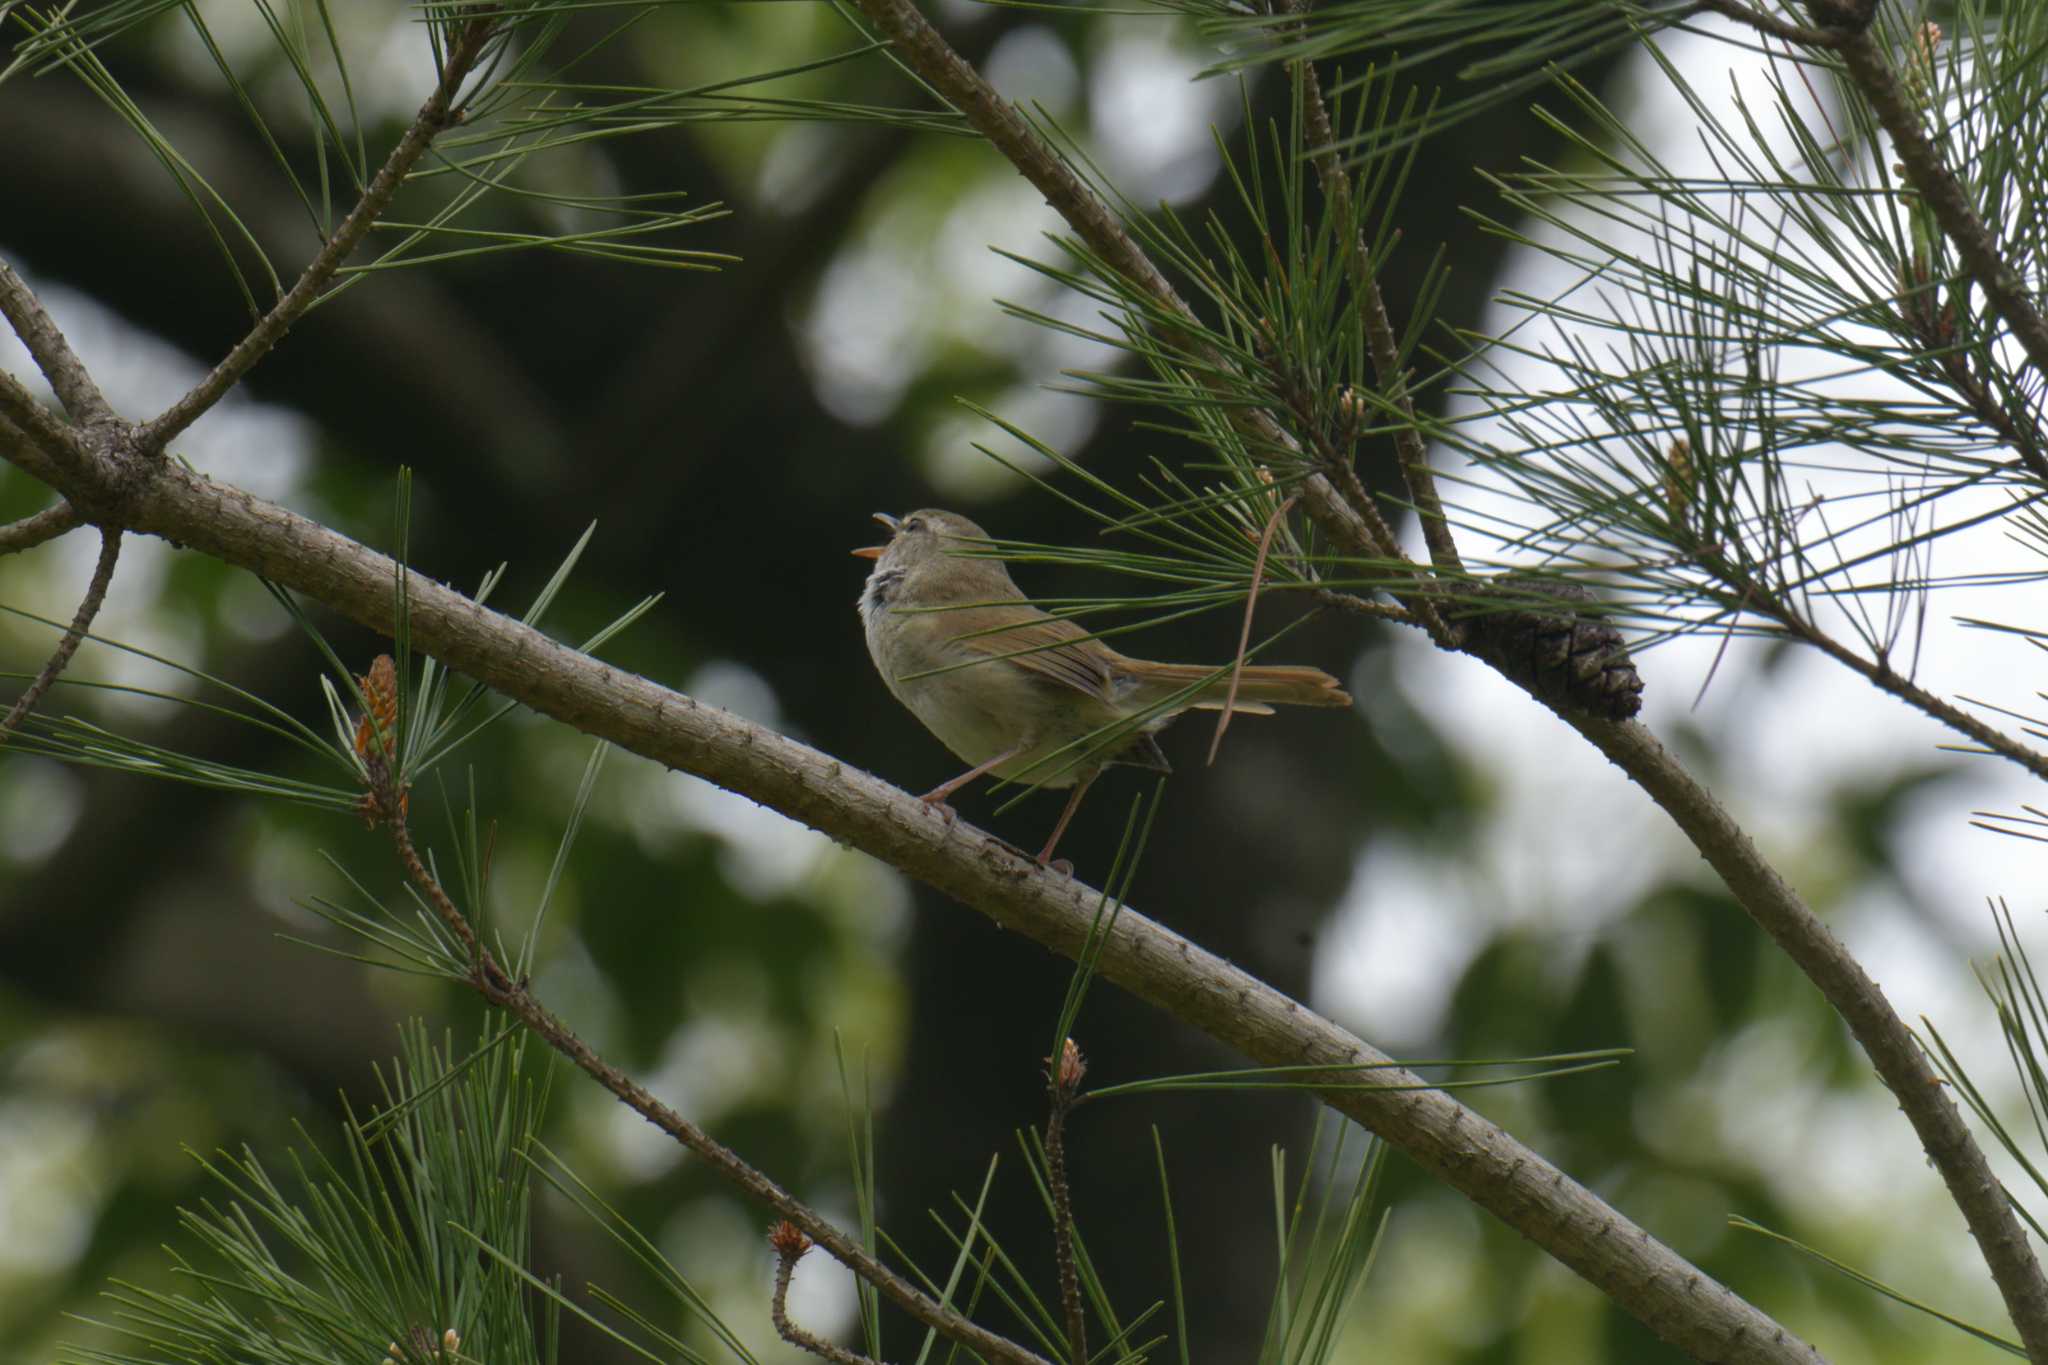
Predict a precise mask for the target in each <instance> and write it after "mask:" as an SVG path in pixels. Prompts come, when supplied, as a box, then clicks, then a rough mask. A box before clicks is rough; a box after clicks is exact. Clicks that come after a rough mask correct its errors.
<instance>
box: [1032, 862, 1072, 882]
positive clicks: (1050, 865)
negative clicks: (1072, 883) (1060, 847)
mask: <svg viewBox="0 0 2048 1365" xmlns="http://www.w3.org/2000/svg"><path fill="white" fill-rule="evenodd" d="M1038 865H1039V866H1040V867H1042V868H1044V869H1045V870H1046V871H1048V872H1051V873H1053V874H1055V875H1057V876H1061V877H1069V878H1070V877H1072V876H1073V875H1074V865H1073V864H1072V863H1070V862H1068V861H1067V860H1066V859H1065V858H1054V859H1053V860H1052V861H1051V862H1047V861H1046V860H1045V859H1044V858H1040V859H1039V860H1038Z"/></svg>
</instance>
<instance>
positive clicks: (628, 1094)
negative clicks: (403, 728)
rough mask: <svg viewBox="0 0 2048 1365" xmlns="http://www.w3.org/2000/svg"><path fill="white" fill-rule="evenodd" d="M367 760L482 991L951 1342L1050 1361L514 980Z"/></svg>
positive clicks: (1012, 1357) (1013, 1364) (410, 868)
mask: <svg viewBox="0 0 2048 1365" xmlns="http://www.w3.org/2000/svg"><path fill="white" fill-rule="evenodd" d="M370 766H371V770H372V779H371V780H372V789H371V792H370V795H371V797H372V798H373V799H374V801H375V803H376V806H375V809H376V811H377V813H378V814H379V815H380V816H381V817H382V818H383V819H385V820H388V821H389V823H390V826H391V837H392V841H393V844H394V846H395V847H396V848H397V850H398V857H399V862H400V863H401V865H403V867H404V868H405V872H406V875H407V876H408V877H410V878H411V879H412V883H413V885H414V886H415V887H417V888H418V889H419V891H420V893H421V894H422V895H423V896H425V897H426V899H427V903H428V904H429V905H431V906H432V907H433V908H434V912H435V914H436V915H438V916H439V917H440V919H441V921H442V923H444V924H446V925H447V926H448V928H449V930H450V932H452V933H453V934H454V935H455V937H456V939H457V940H459V941H460V942H461V943H462V945H463V948H464V950H465V951H466V952H467V954H468V956H469V960H470V964H471V966H470V971H469V975H468V982H469V985H470V986H471V987H472V988H474V989H475V990H476V992H477V993H478V994H479V995H481V996H483V998H484V999H486V1000H488V1001H490V1002H491V1003H492V1004H493V1005H496V1006H498V1007H499V1008H500V1009H503V1010H505V1011H506V1012H507V1013H509V1014H511V1015H513V1016H514V1017H515V1018H517V1019H518V1020H519V1021H520V1022H521V1023H523V1024H525V1025H526V1026H527V1028H529V1029H531V1030H532V1031H533V1032H534V1033H536V1034H538V1035H539V1036H540V1037H541V1039H542V1040H543V1041H545V1042H546V1043H547V1044H548V1046H550V1047H552V1048H554V1049H555V1051H557V1052H559V1053H561V1054H562V1055H563V1056H564V1057H567V1058H568V1059H569V1060H570V1061H572V1062H574V1063H575V1064H576V1065H577V1066H578V1067H579V1068H581V1069H582V1071H583V1072H584V1073H585V1074H586V1075H588V1076H590V1077H591V1078H592V1079H593V1080H595V1081H597V1083H598V1084H600V1085H602V1086H603V1087H604V1088H605V1089H606V1090H609V1091H610V1092H611V1093H612V1094H613V1095H614V1096H615V1097H617V1098H618V1099H619V1100H620V1101H622V1102H623V1103H624V1104H625V1105H626V1106H627V1107H628V1108H630V1109H632V1110H633V1111H634V1112H635V1113H637V1114H639V1115H640V1116H641V1117H642V1118H644V1119H646V1120H647V1121H648V1122H650V1123H652V1124H653V1125H654V1126H655V1127H657V1128H659V1129H661V1131H663V1132H664V1133H667V1134H668V1135H669V1136H670V1137H672V1138H674V1139H675V1140H676V1141H677V1142H678V1143H680V1144H682V1145H683V1146H684V1147H685V1148H687V1149H689V1150H690V1151H691V1152H692V1153H694V1154H695V1155H697V1156H698V1157H699V1158H701V1159H702V1160H703V1161H704V1162H705V1163H706V1164H707V1165H709V1166H710V1167H711V1168H712V1169H713V1170H715V1171H717V1172H718V1173H719V1174H720V1175H722V1176H724V1177H725V1178H726V1179H727V1180H728V1181H730V1182H731V1183H732V1184H733V1185H735V1186H737V1187H738V1188H739V1189H740V1190H741V1191H742V1192H743V1193H745V1194H747V1195H750V1196H752V1197H753V1198H755V1199H758V1200H760V1201H761V1202H762V1203H764V1204H766V1205H768V1206H769V1207H770V1208H772V1209H774V1210H775V1211H776V1212H777V1213H779V1214H781V1215H782V1216H783V1218H785V1219H787V1220H788V1221H789V1222H790V1223H791V1224H793V1225H794V1226H795V1227H796V1228H797V1229H799V1230H800V1231H801V1232H802V1233H803V1234H804V1235H805V1236H807V1237H809V1238H810V1239H811V1240H812V1241H813V1242H816V1243H817V1244H818V1245H819V1246H822V1247H824V1248H825V1250H826V1251H827V1252H829V1253H830V1254H831V1255H832V1256H833V1258H834V1259H836V1260H838V1261H839V1262H840V1263H841V1264H842V1265H844V1266H846V1268H847V1269H849V1270H851V1271H852V1272H853V1273H854V1274H856V1275H858V1276H860V1277H861V1278H862V1279H864V1280H866V1281H867V1282H868V1283H869V1284H872V1285H873V1286H875V1288H877V1289H879V1290H881V1291H882V1293H884V1294H885V1295H887V1296H888V1297H889V1299H890V1300H891V1301H892V1302H894V1303H895V1304H896V1305H897V1306H898V1307H900V1308H902V1309H903V1310H904V1311H905V1312H907V1313H909V1314H910V1316H912V1317H913V1318H915V1319H917V1320H918V1321H919V1322H921V1323H923V1324H924V1325H925V1326H927V1327H930V1328H932V1329H933V1330H934V1331H936V1332H938V1333H939V1334H940V1335H941V1336H944V1337H945V1338H947V1339H948V1340H949V1341H955V1342H958V1343H959V1344H961V1345H962V1346H965V1347H967V1349H969V1350H970V1351H974V1352H976V1353H978V1354H979V1355H981V1356H982V1358H983V1359H985V1360H988V1361H1004V1362H1008V1365H1048V1362H1046V1361H1044V1360H1042V1359H1041V1358H1040V1357H1038V1356H1036V1355H1034V1354H1032V1353H1031V1352H1030V1351H1028V1350H1026V1349H1025V1348H1024V1347H1022V1346H1019V1345H1017V1344H1016V1343H1015V1342H1013V1341H1010V1340H1009V1339H1007V1338H1005V1337H1001V1336H998V1335H996V1334H995V1333H994V1332H991V1331H989V1330H988V1329H987V1328H985V1327H982V1326H979V1325H978V1324H976V1323H973V1322H970V1321H969V1320H967V1319H966V1318H964V1317H961V1316H960V1315H959V1314H958V1313H955V1312H953V1311H952V1310H951V1309H949V1308H947V1307H946V1306H945V1305H943V1304H941V1303H939V1302H937V1301H936V1300H934V1299H932V1298H930V1297H929V1296H927V1295H926V1294H924V1293H923V1292H922V1291H921V1290H919V1289H918V1288H917V1287H916V1286H915V1285H913V1284H911V1283H910V1282H909V1281H908V1280H906V1279H904V1278H903V1277H902V1276H900V1275H898V1274H897V1273H896V1272H895V1271H893V1270H891V1269H889V1268H888V1267H887V1266H885V1265H883V1264H882V1263H881V1262H880V1261H879V1260H877V1259H875V1257H874V1256H873V1255H872V1254H871V1253H870V1252H869V1251H868V1249H867V1248H866V1247H864V1246H862V1245H861V1244H860V1243H859V1242H857V1241H855V1240H854V1239H853V1238H851V1237H848V1236H847V1235H846V1234H845V1233H843V1232H841V1231H840V1230H839V1229H838V1228H836V1227H834V1226H833V1225H832V1224H831V1223H829V1222H827V1221H826V1220H825V1218H824V1217H823V1216H822V1215H821V1214H819V1213H817V1212H816V1211H815V1210H813V1209H812V1208H811V1207H810V1206H809V1205H807V1204H805V1203H803V1202H802V1201H800V1200H798V1199H797V1198H796V1197H795V1196H793V1195H791V1194H789V1193H788V1192H787V1191H786V1190H784V1189H783V1188H782V1187H781V1186H779V1185H777V1184H776V1183H775V1182H774V1181H773V1180H771V1179H769V1178H768V1176H767V1175H765V1174H763V1173H762V1172H761V1171H759V1170H757V1169H755V1168H754V1167H753V1166H751V1165H749V1164H748V1163H747V1161H746V1160H745V1159H744V1158H743V1157H741V1156H740V1155H739V1153H737V1152H735V1151H733V1150H732V1149H731V1148H729V1147H726V1146H725V1145H724V1144H722V1143H720V1142H718V1141H716V1140H715V1139H714V1138H712V1136H711V1135H710V1134H709V1133H706V1132H705V1131H704V1130H703V1129H702V1128H699V1127H698V1126H697V1125H696V1124H694V1123H692V1122H690V1121H689V1120H688V1119H686V1118H684V1117H683V1116H682V1115H681V1114H680V1113H677V1112H676V1111H675V1110H674V1109H671V1108H670V1107H669V1106H668V1105H666V1104H663V1103H662V1102H661V1101H660V1100H658V1099H656V1098H655V1097H654V1096H653V1094H651V1093H650V1092H649V1091H648V1090H647V1089H645V1088H644V1087H643V1086H641V1085H640V1084H639V1083H638V1082H636V1081H634V1080H632V1079H631V1078H630V1077H628V1076H627V1075H626V1074H625V1073H624V1072H622V1071H620V1070H619V1069H618V1068H617V1067H615V1066H613V1065H612V1064H611V1063H610V1062H607V1061H605V1060H604V1058H602V1057H600V1056H598V1054H597V1053H596V1052H595V1051H593V1050H592V1049H591V1047H590V1045H589V1044H587V1043H585V1042H584V1041H583V1040H582V1039H581V1038H578V1037H577V1036H576V1035H575V1034H574V1033H573V1032H571V1031H570V1029H569V1027H568V1026H567V1025H566V1024H564V1023H563V1022H562V1021H561V1020H560V1019H558V1018H556V1017H555V1015H554V1014H553V1013H552V1012H551V1011H550V1010H549V1009H548V1008H547V1007H546V1006H545V1005H543V1004H541V1002H540V1000H539V999H538V998H537V997H535V996H534V994H533V992H532V991H531V990H529V989H528V987H527V984H526V982H524V981H521V980H515V979H514V978H513V977H512V976H511V975H510V974H508V973H507V972H506V971H505V969H504V968H503V967H502V966H500V965H499V963H498V961H497V959H496V957H495V956H494V955H493V954H492V953H491V950H490V949H489V948H488V947H486V946H484V945H483V944H482V943H480V942H479V941H478V940H477V937H476V931H475V930H474V929H472V928H471V927H470V925H469V921H468V919H467V917H465V916H464V915H463V913H462V911H461V910H460V909H459V908H457V906H456V904H455V901H454V899H453V898H452V897H450V896H449V894H448V892H447V891H446V889H444V888H443V887H442V885H441V883H440V881H439V880H438V879H437V878H435V876H434V875H433V873H432V872H430V871H429V870H428V869H427V866H426V863H425V862H424V861H423V860H422V859H421V858H420V856H419V853H418V851H417V850H416V849H415V848H414V847H413V843H412V836H411V834H410V832H409V831H408V829H407V822H406V819H405V816H404V808H405V799H404V798H405V793H404V791H403V790H402V789H399V788H398V787H397V786H396V785H395V783H396V779H395V778H392V777H389V776H387V775H386V774H387V773H388V768H386V767H385V766H384V765H383V763H382V761H381V756H380V757H379V759H378V761H376V762H373V763H372V764H371V765H370ZM792 1264H793V1262H792ZM835 1359H836V1357H835Z"/></svg>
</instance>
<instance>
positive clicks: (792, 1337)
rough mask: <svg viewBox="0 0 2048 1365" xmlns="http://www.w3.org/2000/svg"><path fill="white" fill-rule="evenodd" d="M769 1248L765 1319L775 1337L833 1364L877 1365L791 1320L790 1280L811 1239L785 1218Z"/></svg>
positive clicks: (871, 1360)
mask: <svg viewBox="0 0 2048 1365" xmlns="http://www.w3.org/2000/svg"><path fill="white" fill-rule="evenodd" d="M768 1245H769V1246H771V1247H774V1248H775V1295H774V1297H773V1298H771V1299H769V1301H768V1320H769V1321H770V1322H772V1323H774V1324H775V1332H776V1335H778V1336H780V1337H781V1338H782V1339H783V1340H784V1341H786V1342H788V1343H789V1344H790V1345H792V1346H794V1347H796V1348H797V1349H799V1350H802V1351H808V1352H810V1353H811V1354H812V1355H814V1356H818V1357H821V1358H823V1359H825V1360H829V1361H831V1362H833V1365H877V1362H876V1361H875V1360H874V1359H873V1358H872V1357H869V1356H864V1355H862V1354H861V1353H860V1352H858V1351H849V1350H848V1349H846V1347H844V1346H841V1345H839V1344H838V1343H837V1342H832V1341H827V1340H825V1339H824V1338H823V1337H820V1336H813V1335H812V1334H811V1333H809V1332H806V1331H805V1330H804V1329H803V1328H801V1327H799V1326H797V1325H796V1323H795V1322H793V1321H792V1320H791V1319H790V1316H789V1279H790V1276H791V1275H793V1274H795V1273H796V1263H797V1262H798V1261H801V1260H802V1259H803V1258H804V1253H805V1252H807V1251H809V1250H810V1249H811V1239H810V1238H808V1237H806V1236H804V1235H803V1233H802V1231H800V1230H799V1229H798V1228H797V1226H796V1224H794V1223H792V1222H789V1221H788V1220H787V1219H785V1220H783V1221H782V1222H780V1223H777V1224H776V1225H775V1230H774V1231H773V1232H771V1233H769V1234H768Z"/></svg>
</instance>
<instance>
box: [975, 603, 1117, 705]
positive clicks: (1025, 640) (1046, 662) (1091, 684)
mask: <svg viewBox="0 0 2048 1365" xmlns="http://www.w3.org/2000/svg"><path fill="white" fill-rule="evenodd" d="M974 615H975V617H976V620H975V622H974V624H975V627H976V633H972V634H969V635H968V636H967V637H966V638H964V639H963V638H958V637H956V643H958V644H959V645H960V646H962V647H963V648H965V649H967V650H969V651H971V652H973V653H976V654H980V655H982V656H984V657H986V658H992V659H993V658H1005V659H1008V660H1009V661H1010V662H1011V663H1013V664H1016V665H1017V666H1018V667H1019V668H1022V669H1024V670H1025V671H1026V672H1027V673H1029V674H1030V675H1031V676H1033V677H1035V678H1039V679H1042V680H1043V681H1045V682H1047V683H1049V684H1051V685H1053V686H1055V687H1062V688H1071V689H1072V690H1074V691H1076V692H1080V693H1083V694H1085V695H1087V696H1090V697H1094V698H1096V699H1097V700H1100V701H1109V700H1111V695H1110V686H1111V682H1112V678H1111V676H1110V668H1109V660H1110V659H1111V658H1113V657H1115V656H1114V655H1112V654H1110V652H1109V651H1108V649H1107V648H1106V647H1104V646H1102V645H1099V644H1096V643H1095V642H1094V641H1092V640H1090V639H1089V638H1088V632H1087V631H1085V630H1082V629H1081V628H1080V627H1079V626H1077V625H1075V624H1074V623H1073V622H1072V621H1066V620H1062V619H1060V618H1059V617H1057V616H1048V615H1046V614H1045V613H1044V612H1042V611H1040V610H1039V609H1038V608H1036V607H1027V606H1015V607H1012V606H1007V605H1006V606H985V607H979V608H976V609H975V611H974ZM995 625H1000V626H1001V627H1002V629H1000V630H997V631H992V632H989V633H987V634H982V633H979V632H981V631H986V630H987V629H988V627H990V626H995Z"/></svg>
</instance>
